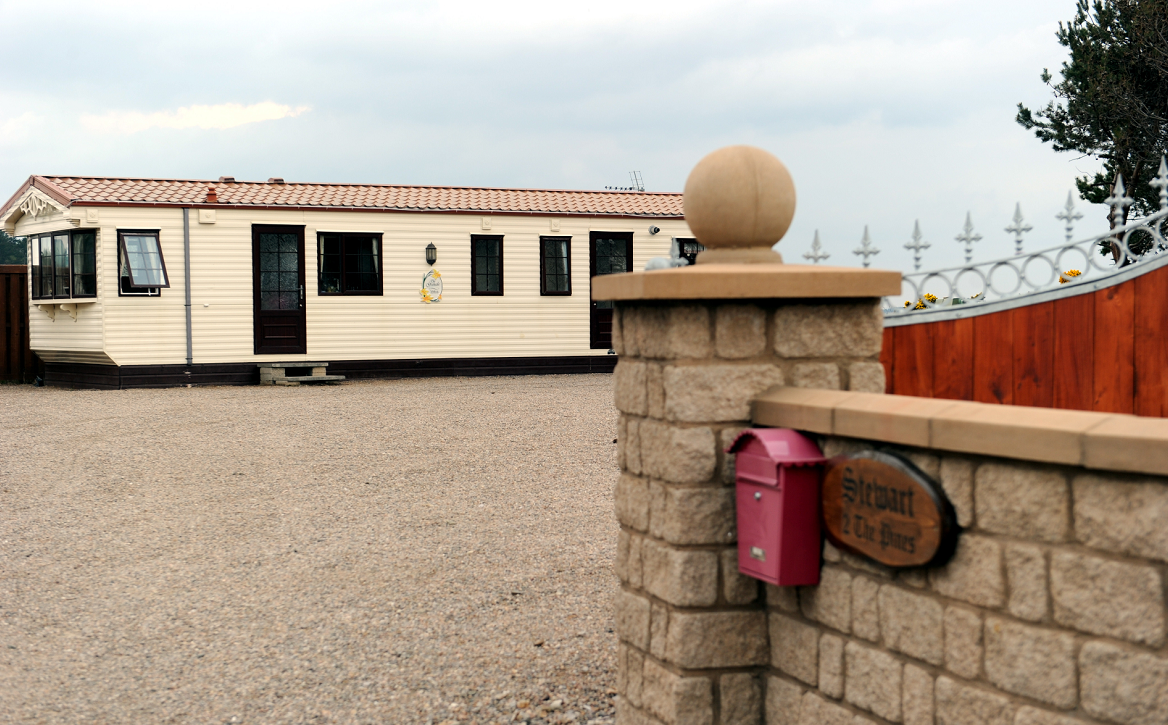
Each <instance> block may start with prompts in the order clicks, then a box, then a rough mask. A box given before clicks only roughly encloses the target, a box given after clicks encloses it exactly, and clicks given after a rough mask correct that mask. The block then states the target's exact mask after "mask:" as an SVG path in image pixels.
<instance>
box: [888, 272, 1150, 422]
mask: <svg viewBox="0 0 1168 725" xmlns="http://www.w3.org/2000/svg"><path fill="white" fill-rule="evenodd" d="M880 361H881V362H882V363H883V364H884V372H885V376H886V381H887V382H886V390H887V392H889V393H896V394H898V395H917V396H923V397H927V398H950V399H953V400H975V401H980V402H984V403H1003V404H1006V405H1034V406H1041V407H1046V408H1065V409H1071V410H1096V411H1102V412H1108V413H1134V414H1136V415H1146V416H1158V417H1168V266H1161V267H1159V268H1157V269H1154V270H1151V271H1149V272H1148V273H1146V274H1143V275H1140V276H1138V277H1135V278H1133V279H1129V280H1127V281H1124V282H1121V283H1119V284H1116V285H1114V286H1112V287H1107V288H1104V289H1101V290H1097V291H1094V292H1088V293H1086V294H1081V295H1077V296H1073V297H1063V298H1061V299H1056V300H1049V301H1045V302H1037V303H1034V304H1030V305H1025V306H1021V307H1015V308H1013V309H1008V310H1002V311H1000V312H992V313H989V314H985V315H980V316H977V317H970V318H965V319H960V320H941V321H922V322H919V323H912V324H905V325H901V326H899V327H886V328H885V329H884V348H883V350H882V352H881V353H880Z"/></svg>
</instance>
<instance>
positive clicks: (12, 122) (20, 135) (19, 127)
mask: <svg viewBox="0 0 1168 725" xmlns="http://www.w3.org/2000/svg"><path fill="white" fill-rule="evenodd" d="M40 121H41V118H40V117H39V116H37V115H36V114H35V113H33V112H32V111H25V112H24V113H22V114H20V115H19V116H15V117H13V118H8V119H5V120H4V121H0V143H5V144H15V143H17V142H23V141H25V140H26V139H27V138H28V136H29V134H30V132H31V131H33V130H34V129H35V128H36V126H37V125H38V123H39V122H40Z"/></svg>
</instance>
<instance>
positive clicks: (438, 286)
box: [420, 269, 442, 304]
mask: <svg viewBox="0 0 1168 725" xmlns="http://www.w3.org/2000/svg"><path fill="white" fill-rule="evenodd" d="M420 294H421V295H422V301H423V302H425V303H427V304H429V303H431V302H441V301H442V275H441V274H440V273H439V272H438V270H436V269H431V270H429V271H427V272H426V274H424V275H422V289H421V291H420Z"/></svg>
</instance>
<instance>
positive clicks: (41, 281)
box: [28, 229, 97, 299]
mask: <svg viewBox="0 0 1168 725" xmlns="http://www.w3.org/2000/svg"><path fill="white" fill-rule="evenodd" d="M28 244H29V247H30V251H31V256H32V263H31V265H30V269H29V276H30V277H31V282H32V285H31V286H32V298H33V299H73V298H85V297H96V296H97V232H95V231H94V230H92V229H83V230H77V231H65V232H51V233H49V234H37V235H30V236H29V238H28Z"/></svg>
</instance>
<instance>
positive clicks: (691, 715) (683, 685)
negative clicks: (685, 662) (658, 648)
mask: <svg viewBox="0 0 1168 725" xmlns="http://www.w3.org/2000/svg"><path fill="white" fill-rule="evenodd" d="M642 697H643V699H644V702H645V709H646V710H648V711H649V712H650V713H652V714H653V715H656V716H657V717H659V718H661V720H663V721H664V722H665V723H666V724H667V725H713V723H714V689H713V683H711V682H710V680H709V679H708V678H705V677H681V676H679V675H676V674H674V673H672V672H670V671H669V670H667V669H665V668H664V667H662V666H661V665H659V664H657V663H656V662H654V661H653V660H645V672H644V692H643V695H642Z"/></svg>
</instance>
